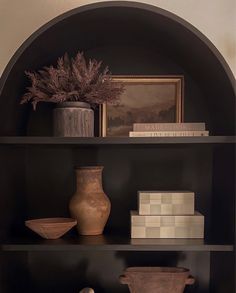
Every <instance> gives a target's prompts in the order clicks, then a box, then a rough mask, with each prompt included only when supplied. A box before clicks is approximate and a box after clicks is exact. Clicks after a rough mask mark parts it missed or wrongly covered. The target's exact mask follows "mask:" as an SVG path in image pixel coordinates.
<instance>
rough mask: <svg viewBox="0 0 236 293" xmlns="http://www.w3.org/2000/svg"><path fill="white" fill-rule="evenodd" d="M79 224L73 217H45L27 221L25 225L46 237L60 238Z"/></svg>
mask: <svg viewBox="0 0 236 293" xmlns="http://www.w3.org/2000/svg"><path fill="white" fill-rule="evenodd" d="M76 224H77V221H76V220H75V219H71V218H44V219H35V220H28V221H25V225H26V226H27V227H28V228H30V229H31V230H32V231H34V232H35V233H37V234H38V235H40V236H41V237H43V238H45V239H58V238H60V237H61V236H63V235H64V234H65V233H66V232H68V231H69V230H70V229H71V228H72V227H74V226H75V225H76Z"/></svg>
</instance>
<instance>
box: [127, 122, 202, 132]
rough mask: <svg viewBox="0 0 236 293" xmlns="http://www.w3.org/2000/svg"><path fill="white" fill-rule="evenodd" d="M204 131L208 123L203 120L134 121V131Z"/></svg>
mask: <svg viewBox="0 0 236 293" xmlns="http://www.w3.org/2000/svg"><path fill="white" fill-rule="evenodd" d="M189 130H192V131H204V130H206V125H205V123H203V122H193V123H189V122H186V123H134V124H133V131H189Z"/></svg>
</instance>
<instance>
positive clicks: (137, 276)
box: [120, 267, 195, 293]
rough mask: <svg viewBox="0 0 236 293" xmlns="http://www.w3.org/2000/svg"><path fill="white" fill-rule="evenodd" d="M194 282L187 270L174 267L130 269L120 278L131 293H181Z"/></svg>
mask: <svg viewBox="0 0 236 293" xmlns="http://www.w3.org/2000/svg"><path fill="white" fill-rule="evenodd" d="M194 281H195V280H194V278H193V277H190V276H189V270H188V269H185V268H175V267H130V268H127V269H126V270H125V272H124V275H122V276H120V282H121V283H122V284H127V285H128V286H129V290H130V292H131V293H144V292H148V293H183V292H184V288H185V286H186V285H191V284H193V283H194Z"/></svg>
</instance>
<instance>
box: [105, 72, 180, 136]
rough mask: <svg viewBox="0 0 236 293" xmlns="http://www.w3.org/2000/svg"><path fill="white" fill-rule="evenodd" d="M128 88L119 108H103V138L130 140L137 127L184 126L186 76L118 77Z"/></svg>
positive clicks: (114, 78)
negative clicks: (130, 134)
mask: <svg viewBox="0 0 236 293" xmlns="http://www.w3.org/2000/svg"><path fill="white" fill-rule="evenodd" d="M113 81H114V82H122V83H123V84H124V89H125V90H124V93H123V94H122V95H121V98H120V101H119V103H118V104H116V105H112V104H103V105H102V107H101V113H100V117H101V120H100V121H101V125H100V132H101V135H102V136H110V137H116V136H129V132H130V131H132V130H133V123H160V122H165V123H167V122H182V117H183V76H114V77H113Z"/></svg>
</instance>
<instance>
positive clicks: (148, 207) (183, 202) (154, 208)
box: [138, 191, 194, 215]
mask: <svg viewBox="0 0 236 293" xmlns="http://www.w3.org/2000/svg"><path fill="white" fill-rule="evenodd" d="M138 211H139V214H140V215H193V214H194V192H191V191H139V192H138Z"/></svg>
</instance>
